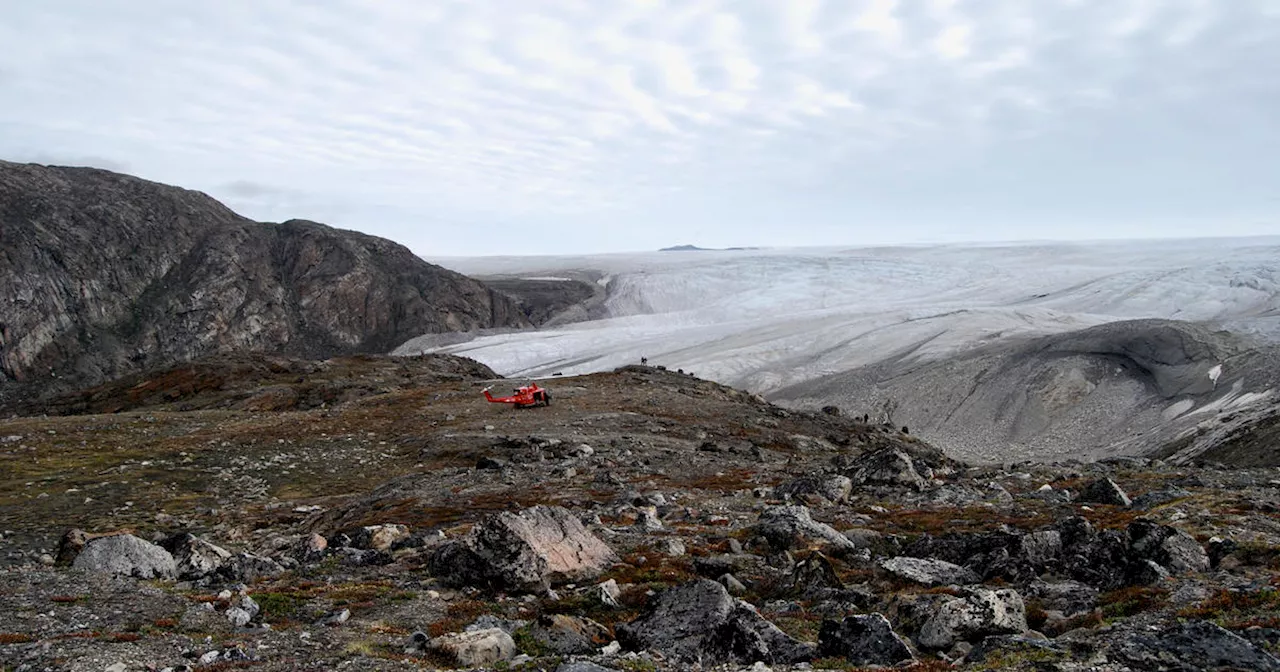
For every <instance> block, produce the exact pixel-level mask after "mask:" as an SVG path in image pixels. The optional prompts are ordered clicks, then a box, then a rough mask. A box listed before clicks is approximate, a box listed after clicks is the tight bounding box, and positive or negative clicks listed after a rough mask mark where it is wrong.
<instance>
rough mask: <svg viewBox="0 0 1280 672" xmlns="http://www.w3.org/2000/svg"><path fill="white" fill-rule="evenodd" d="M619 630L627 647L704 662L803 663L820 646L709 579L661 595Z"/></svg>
mask: <svg viewBox="0 0 1280 672" xmlns="http://www.w3.org/2000/svg"><path fill="white" fill-rule="evenodd" d="M615 631H616V633H617V636H618V642H619V643H621V644H622V646H623V647H624V648H626V649H629V650H632V651H646V650H649V649H654V650H657V651H660V652H662V653H663V655H666V656H668V657H670V658H675V659H679V660H682V661H686V662H701V664H702V665H704V666H709V665H721V664H726V663H739V664H750V663H754V662H757V661H761V662H764V663H767V664H770V665H772V664H790V663H797V662H801V661H805V660H809V659H810V658H812V657H813V650H814V647H813V645H812V644H807V643H804V642H800V641H798V640H795V639H793V638H792V637H791V636H790V635H787V634H786V633H784V632H782V631H781V630H779V629H778V628H777V626H775V625H773V624H772V623H770V622H769V621H767V620H765V618H764V617H762V616H761V615H760V614H759V612H757V611H756V609H755V607H753V606H751V605H750V604H747V603H746V602H743V601H742V600H738V599H734V598H733V597H731V596H730V595H729V593H728V592H727V591H726V590H725V589H724V586H722V585H720V584H718V583H716V582H715V581H711V580H707V579H700V580H697V581H693V582H690V583H686V584H684V585H681V586H676V587H674V588H669V589H667V590H664V591H662V592H660V593H658V594H657V595H656V596H654V597H653V598H652V599H650V601H649V605H648V607H647V608H646V610H645V613H644V614H642V615H641V616H640V617H639V618H637V619H636V620H634V621H632V622H630V623H627V624H624V625H619V626H617V627H616V628H615Z"/></svg>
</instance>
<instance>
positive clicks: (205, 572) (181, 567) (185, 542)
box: [162, 532, 232, 581]
mask: <svg viewBox="0 0 1280 672" xmlns="http://www.w3.org/2000/svg"><path fill="white" fill-rule="evenodd" d="M162 546H164V549H165V550H167V551H169V553H170V554H171V555H173V559H174V562H175V563H176V566H177V573H178V578H179V579H183V580H186V581H194V580H198V579H202V578H204V577H206V576H209V575H210V574H213V573H215V572H217V571H218V570H220V569H222V568H223V567H224V566H226V565H227V563H228V562H230V560H231V558H232V555H231V552H230V551H228V550H226V549H225V548H222V547H221V546H217V545H215V544H211V543H209V542H208V541H205V540H204V539H201V538H200V537H197V536H195V535H194V534H189V533H186V532H183V533H181V534H176V535H174V536H172V537H169V538H168V539H166V540H165V541H164V543H163V544H162Z"/></svg>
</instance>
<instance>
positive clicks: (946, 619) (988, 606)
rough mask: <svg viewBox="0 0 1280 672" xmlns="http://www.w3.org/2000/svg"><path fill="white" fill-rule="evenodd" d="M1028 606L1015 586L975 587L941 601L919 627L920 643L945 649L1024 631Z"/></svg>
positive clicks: (924, 645)
mask: <svg viewBox="0 0 1280 672" xmlns="http://www.w3.org/2000/svg"><path fill="white" fill-rule="evenodd" d="M1027 630H1028V628H1027V610H1026V606H1025V605H1024V604H1023V602H1022V596H1021V595H1019V594H1018V592H1017V591H1016V590H1011V589H1004V590H987V589H986V588H975V589H972V590H970V591H969V594H968V595H967V596H965V597H956V598H952V599H950V600H947V601H945V602H943V603H942V604H941V605H940V606H939V607H938V610H937V611H936V612H934V613H933V615H932V616H930V617H929V619H928V620H927V621H925V624H924V627H922V628H921V629H920V636H919V638H918V641H919V642H920V646H923V647H925V648H929V649H948V648H950V647H951V645H953V644H955V643H956V642H960V641H969V642H976V641H978V640H981V639H982V638H983V637H988V636H991V635H1017V634H1022V633H1024V632H1027Z"/></svg>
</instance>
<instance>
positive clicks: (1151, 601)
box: [1098, 586, 1169, 619]
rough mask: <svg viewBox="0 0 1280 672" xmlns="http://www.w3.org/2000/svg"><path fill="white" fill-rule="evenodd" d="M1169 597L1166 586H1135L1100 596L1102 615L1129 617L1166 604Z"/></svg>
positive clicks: (1105, 616)
mask: <svg viewBox="0 0 1280 672" xmlns="http://www.w3.org/2000/svg"><path fill="white" fill-rule="evenodd" d="M1168 598H1169V591H1168V590H1167V589H1165V588H1153V587H1150V586H1133V587H1130V588H1121V589H1119V590H1113V591H1110V592H1107V593H1103V594H1102V595H1099V596H1098V604H1099V605H1100V608H1101V610H1102V616H1103V617H1104V618H1107V619H1114V618H1128V617H1130V616H1136V615H1138V614H1141V613H1144V612H1148V611H1153V610H1155V609H1159V608H1160V607H1162V606H1164V605H1165V604H1166V602H1167V601H1168Z"/></svg>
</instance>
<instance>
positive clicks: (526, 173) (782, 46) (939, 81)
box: [0, 0, 1280, 254]
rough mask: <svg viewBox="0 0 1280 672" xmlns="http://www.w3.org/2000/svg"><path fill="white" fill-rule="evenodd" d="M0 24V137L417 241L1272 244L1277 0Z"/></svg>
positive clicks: (76, 8) (924, 3)
mask: <svg viewBox="0 0 1280 672" xmlns="http://www.w3.org/2000/svg"><path fill="white" fill-rule="evenodd" d="M5 14H6V19H5V20H4V21H3V22H0V44H5V45H8V46H7V47H6V48H5V49H3V50H0V91H3V92H4V96H3V98H4V100H5V104H4V105H0V156H3V157H5V158H13V159H19V160H41V161H44V160H47V159H49V158H50V157H66V158H65V159H64V160H66V161H67V162H83V161H85V159H83V157H103V158H102V159H101V161H106V162H112V164H113V165H112V167H118V166H120V165H124V166H128V167H130V168H131V169H132V170H134V171H135V172H137V173H139V174H141V175H143V176H145V177H149V178H152V179H157V180H161V181H166V182H173V183H179V184H182V185H183V186H190V187H194V188H201V189H204V190H206V191H209V192H210V193H212V194H213V195H215V196H217V197H219V198H222V199H224V200H226V201H227V202H228V203H229V204H230V205H232V206H233V207H236V208H238V209H240V210H242V211H243V212H245V214H247V215H250V216H254V217H258V218H263V219H282V218H286V217H291V216H305V217H312V218H316V219H323V220H325V221H328V222H329V223H332V224H335V225H338V226H343V227H347V228H359V229H362V230H366V231H370V232H372V233H375V234H380V235H388V236H391V237H393V238H397V239H399V240H401V241H402V242H405V243H407V244H409V245H410V246H411V247H413V248H414V249H415V250H418V251H419V252H421V253H424V254H447V253H489V252H494V253H496V252H501V253H518V252H538V251H585V250H603V249H628V248H636V247H641V248H643V247H652V246H655V245H658V244H669V243H677V242H685V241H690V242H701V243H704V244H713V245H714V244H786V243H788V242H795V243H806V244H807V243H820V242H830V243H848V242H857V241H859V240H874V241H877V242H881V241H891V240H912V239H923V238H971V239H972V238H978V239H981V238H1010V237H1036V238H1044V237H1078V236H1083V237H1099V236H1104V235H1112V234H1115V233H1116V232H1117V228H1116V227H1117V226H1119V227H1120V228H1121V230H1122V232H1123V233H1125V234H1127V235H1157V234H1160V233H1165V232H1168V233H1174V234H1177V233H1184V234H1185V233H1193V232H1195V231H1196V230H1198V229H1200V228H1204V227H1210V226H1216V227H1218V229H1217V230H1215V231H1211V232H1213V233H1222V232H1223V230H1222V227H1227V228H1230V227H1236V228H1237V229H1239V231H1238V232H1241V233H1249V232H1257V233H1263V232H1267V231H1266V229H1268V228H1273V229H1274V230H1275V231H1278V232H1280V219H1277V217H1276V215H1277V211H1280V193H1278V192H1280V188H1277V187H1276V186H1275V184H1276V181H1275V179H1274V177H1275V175H1276V174H1277V172H1280V168H1278V166H1280V159H1277V158H1276V157H1277V156H1278V155H1280V121H1278V120H1280V79H1278V78H1277V77H1276V76H1275V66H1274V63H1280V12H1278V11H1277V5H1276V4H1275V3H1274V2H1272V1H1271V0H1233V1H1232V2H1219V1H1217V0H1044V1H1043V2H1034V3H1032V2H1023V1H1022V0H981V1H980V0H841V1H836V0H789V1H788V2H771V1H769V0H760V1H759V2H729V1H728V0H670V1H666V2H664V1H662V0H635V1H628V2H623V1H622V0H619V1H618V2H593V1H590V0H563V1H557V2H551V1H549V0H547V1H532V2H517V1H515V0H506V1H499V0H491V1H489V2H483V1H479V2H463V1H457V2H443V1H441V2H429V3H423V2H413V1H411V0H404V1H398V2H392V1H388V2H379V3H367V2H360V1H357V0H331V1H329V2H306V3H303V2H287V1H284V0H265V1H247V0H245V1H239V0H235V1H233V0H229V1H228V2H222V3H171V2H167V1H163V0H150V1H149V0H134V1H131V2H123V1H121V2H97V1H93V0H83V1H72V0H48V1H46V2H43V3H21V4H20V5H19V6H16V7H12V8H10V9H7V10H6V12H5ZM1268 168H1269V169H1270V174H1271V177H1270V178H1266V177H1265V175H1266V173H1267V170H1268ZM1144 227H1145V228H1144ZM530 230H536V231H538V232H540V234H539V235H537V236H531V235H529V234H528V232H529V231H530ZM1228 232H1229V231H1228ZM693 238H698V240H692V239H693Z"/></svg>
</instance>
